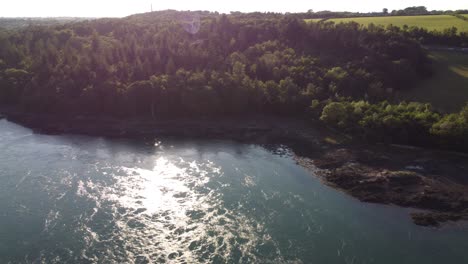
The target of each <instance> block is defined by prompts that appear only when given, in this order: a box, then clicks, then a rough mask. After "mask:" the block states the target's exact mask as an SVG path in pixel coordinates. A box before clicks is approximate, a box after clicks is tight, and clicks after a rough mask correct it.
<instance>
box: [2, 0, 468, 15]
mask: <svg viewBox="0 0 468 264" xmlns="http://www.w3.org/2000/svg"><path fill="white" fill-rule="evenodd" d="M151 4H152V5H153V10H165V9H176V10H209V11H218V12H223V13H228V12H230V11H243V12H252V11H272V12H282V13H284V12H305V11H307V10H309V9H313V10H314V11H321V10H332V11H360V12H369V11H381V10H382V8H384V7H386V8H388V9H389V10H390V11H391V10H393V9H402V8H405V7H408V6H420V5H423V6H426V7H427V8H428V9H429V10H448V9H450V10H455V9H468V1H467V0H445V1H443V0H392V1H383V0H352V1H349V0H346V1H345V0H326V1H323V0H320V1H318V0H309V1H307V0H286V1H273V0H253V1H252V0H234V1H221V0H133V1H132V0H68V1H67V0H13V1H12V0H3V3H2V4H1V8H0V17H54V16H55V17H56V16H72V17H123V16H128V15H131V14H135V13H145V12H149V11H150V8H151Z"/></svg>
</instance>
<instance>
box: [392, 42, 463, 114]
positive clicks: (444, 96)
mask: <svg viewBox="0 0 468 264" xmlns="http://www.w3.org/2000/svg"><path fill="white" fill-rule="evenodd" d="M430 57H431V59H432V60H433V62H434V65H433V66H434V76H433V77H432V78H429V79H427V80H424V81H422V82H420V83H419V84H418V85H416V86H415V87H414V88H412V89H410V90H407V91H404V92H403V93H402V95H401V99H405V100H410V101H420V102H427V103H431V104H432V105H433V106H434V107H435V108H437V109H440V110H442V111H447V112H453V111H458V110H460V109H461V108H462V107H463V106H464V104H465V103H466V102H468V54H467V53H461V52H453V51H431V56H430Z"/></svg>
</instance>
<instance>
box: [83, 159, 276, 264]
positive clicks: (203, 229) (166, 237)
mask: <svg viewBox="0 0 468 264" xmlns="http://www.w3.org/2000/svg"><path fill="white" fill-rule="evenodd" d="M115 171H120V172H121V173H119V174H113V175H110V176H111V177H112V179H113V183H112V185H111V186H110V185H109V186H108V185H99V183H96V182H92V181H79V182H78V185H77V195H79V196H81V197H86V199H89V200H91V201H94V202H95V203H96V206H97V207H96V208H95V210H94V211H93V213H92V214H90V215H89V216H88V218H87V219H88V222H87V223H86V224H85V226H84V227H83V231H85V232H87V234H88V235H87V243H88V245H87V248H86V249H85V250H83V252H82V257H83V258H86V259H89V260H93V259H97V258H99V255H101V254H102V252H103V251H104V252H106V254H107V256H106V259H109V260H113V261H134V262H138V263H146V262H150V263H151V262H162V261H169V262H171V261H177V262H187V263H192V262H199V261H207V262H218V263H223V262H225V261H227V260H234V261H243V262H249V261H254V260H255V259H256V258H257V257H258V256H261V255H264V256H265V255H267V253H266V252H268V254H270V255H271V254H273V255H274V256H269V257H270V258H269V259H272V260H274V259H275V258H277V257H279V256H281V254H280V252H278V246H277V245H275V244H274V243H273V241H272V239H271V237H269V236H268V235H267V234H266V232H265V230H263V226H262V224H261V223H256V222H253V221H252V220H251V219H249V218H248V217H246V216H244V215H242V214H240V213H239V212H233V211H231V210H229V209H226V208H225V207H224V206H223V199H222V197H221V195H222V193H223V192H221V191H220V190H217V188H223V185H222V184H219V183H218V184H216V183H217V181H218V179H219V178H220V177H222V176H223V173H222V171H221V168H220V167H217V166H216V165H215V164H214V163H212V162H209V161H208V162H196V161H190V162H188V161H184V160H183V159H181V158H177V159H175V160H169V159H167V158H164V157H159V158H158V159H157V160H156V162H155V166H154V167H153V168H152V169H142V168H128V167H122V168H117V169H116V170H115ZM210 183H213V184H210ZM101 184H102V183H101ZM245 184H247V185H248V186H253V185H254V184H255V183H254V180H253V178H252V177H250V176H248V175H246V177H245ZM97 211H101V212H103V213H101V215H96V214H97V213H96V212H97ZM106 211H107V212H108V214H106V213H104V212H106ZM105 226H112V229H109V231H108V232H107V233H108V234H109V236H108V237H107V239H103V237H99V236H97V233H99V234H103V233H104V234H105V233H106V232H103V229H105ZM259 234H260V235H259ZM109 249H111V250H109ZM272 252H273V253H272Z"/></svg>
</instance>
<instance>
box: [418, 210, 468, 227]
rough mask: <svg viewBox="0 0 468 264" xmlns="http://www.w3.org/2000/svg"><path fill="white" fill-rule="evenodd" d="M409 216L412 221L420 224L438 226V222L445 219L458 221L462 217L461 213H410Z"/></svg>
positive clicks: (445, 220)
mask: <svg viewBox="0 0 468 264" xmlns="http://www.w3.org/2000/svg"><path fill="white" fill-rule="evenodd" d="M411 218H412V219H413V221H414V223H415V224H417V225H420V226H434V227H437V226H440V223H443V222H447V221H459V220H461V219H462V218H463V216H462V215H461V214H456V213H434V212H425V213H412V214H411Z"/></svg>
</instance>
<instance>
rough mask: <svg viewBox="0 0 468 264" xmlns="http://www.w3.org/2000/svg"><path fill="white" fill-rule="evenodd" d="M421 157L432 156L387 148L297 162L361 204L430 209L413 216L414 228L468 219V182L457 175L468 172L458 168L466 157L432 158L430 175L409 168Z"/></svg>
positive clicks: (338, 151)
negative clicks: (362, 202)
mask: <svg viewBox="0 0 468 264" xmlns="http://www.w3.org/2000/svg"><path fill="white" fill-rule="evenodd" d="M421 155H422V156H424V157H425V158H427V159H428V160H429V161H430V160H431V157H432V156H433V155H434V153H429V154H427V153H420V152H418V150H412V151H408V150H406V151H405V152H404V153H401V152H398V151H397V152H395V153H392V152H391V151H388V150H387V149H385V150H382V151H380V150H377V151H369V149H366V148H359V147H354V148H351V147H348V148H340V149H334V150H333V149H331V150H328V152H327V153H324V154H323V155H322V157H319V158H316V159H313V160H308V159H307V158H298V159H297V161H298V163H299V164H301V165H302V166H305V167H310V168H313V169H314V167H316V168H319V169H322V170H318V171H317V170H316V169H315V170H314V171H315V172H318V174H319V176H321V177H323V179H324V180H325V182H326V183H328V184H331V185H332V186H335V187H338V188H340V189H343V190H344V191H345V192H347V193H349V194H350V195H352V196H354V197H356V198H358V199H359V200H361V201H364V202H373V203H381V204H395V205H400V206H405V207H412V208H419V209H425V210H430V211H428V212H425V213H415V214H413V215H412V218H413V221H414V223H415V224H418V225H423V226H437V225H439V224H440V223H443V222H446V221H457V220H460V219H462V218H468V184H467V183H466V179H463V177H460V175H468V174H467V170H466V168H465V167H464V166H458V165H457V164H458V163H460V164H465V163H466V162H468V161H467V159H466V158H460V157H458V158H457V159H455V160H454V161H452V160H448V159H447V158H446V157H445V156H441V157H439V156H434V157H432V163H437V166H434V168H433V169H431V170H430V171H423V170H420V171H410V170H408V169H407V167H408V166H409V165H408V164H411V163H410V162H414V158H415V157H419V156H421ZM426 156H427V157H426ZM429 161H428V162H429ZM454 165H457V166H454ZM456 168H457V169H456Z"/></svg>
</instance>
